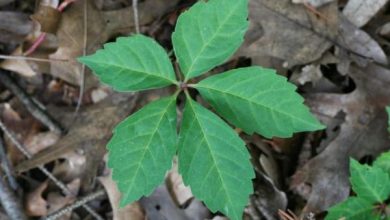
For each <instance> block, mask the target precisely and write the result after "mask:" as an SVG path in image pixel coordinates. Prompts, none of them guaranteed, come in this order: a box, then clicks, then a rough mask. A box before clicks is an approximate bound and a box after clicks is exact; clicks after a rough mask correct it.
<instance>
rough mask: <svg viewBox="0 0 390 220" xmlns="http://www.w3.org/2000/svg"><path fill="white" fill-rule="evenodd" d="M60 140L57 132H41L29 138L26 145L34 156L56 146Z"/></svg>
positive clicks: (25, 142)
mask: <svg viewBox="0 0 390 220" xmlns="http://www.w3.org/2000/svg"><path fill="white" fill-rule="evenodd" d="M59 139H60V136H59V135H58V134H56V133H55V132H50V131H48V132H41V133H38V134H35V135H32V136H29V137H27V139H26V140H25V141H24V145H25V147H26V148H27V149H28V150H29V152H30V153H31V154H33V155H34V154H36V153H38V152H40V151H42V150H44V149H46V148H48V147H50V146H51V145H53V144H55V143H56V142H57V141H58V140H59Z"/></svg>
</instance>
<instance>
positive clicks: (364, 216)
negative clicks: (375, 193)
mask: <svg viewBox="0 0 390 220" xmlns="http://www.w3.org/2000/svg"><path fill="white" fill-rule="evenodd" d="M380 219H381V218H380V215H378V214H375V212H374V206H373V204H372V203H370V202H368V201H366V200H364V199H361V198H356V197H351V198H349V199H347V200H346V201H344V202H342V203H340V204H337V205H336V206H333V207H332V208H330V209H329V211H328V215H327V216H326V218H325V220H380Z"/></svg>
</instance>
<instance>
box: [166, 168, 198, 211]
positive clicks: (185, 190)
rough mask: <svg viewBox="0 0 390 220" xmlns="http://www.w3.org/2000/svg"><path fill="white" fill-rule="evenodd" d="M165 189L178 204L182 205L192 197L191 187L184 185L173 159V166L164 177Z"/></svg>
mask: <svg viewBox="0 0 390 220" xmlns="http://www.w3.org/2000/svg"><path fill="white" fill-rule="evenodd" d="M165 182H166V184H167V189H168V191H169V192H170V194H171V196H172V198H173V200H174V201H175V203H176V204H177V205H178V206H183V205H184V204H185V203H186V202H187V201H188V200H190V199H191V198H193V197H194V195H193V194H192V192H191V189H190V188H189V187H187V186H185V185H184V182H183V178H182V177H181V175H180V174H179V172H178V165H177V162H176V161H175V162H174V164H173V168H172V169H171V171H169V173H168V175H167V177H166V181H165Z"/></svg>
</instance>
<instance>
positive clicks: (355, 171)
mask: <svg viewBox="0 0 390 220" xmlns="http://www.w3.org/2000/svg"><path fill="white" fill-rule="evenodd" d="M350 172H351V178H350V180H351V184H352V189H353V191H354V192H355V193H356V194H357V196H358V197H359V198H361V199H364V200H367V201H369V202H372V203H374V202H383V201H384V200H386V199H387V198H388V197H389V195H390V187H389V186H390V177H389V175H388V174H387V173H385V172H384V171H383V170H382V169H380V168H378V167H370V166H367V165H363V164H360V163H359V162H358V161H356V160H353V159H351V162H350Z"/></svg>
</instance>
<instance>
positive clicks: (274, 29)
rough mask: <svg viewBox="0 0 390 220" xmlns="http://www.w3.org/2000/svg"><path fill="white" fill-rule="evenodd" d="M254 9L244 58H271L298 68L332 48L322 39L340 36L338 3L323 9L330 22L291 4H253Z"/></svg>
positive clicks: (284, 0) (265, 0) (260, 0)
mask: <svg viewBox="0 0 390 220" xmlns="http://www.w3.org/2000/svg"><path fill="white" fill-rule="evenodd" d="M250 9H251V10H250V15H249V17H250V22H251V28H250V30H249V32H248V33H247V42H248V43H249V44H248V46H244V47H243V48H241V49H242V50H241V52H242V54H243V55H247V56H250V57H252V56H264V55H266V56H271V57H275V58H279V59H282V60H285V61H286V62H287V63H288V66H295V65H298V64H304V63H309V62H311V61H313V60H317V59H319V58H320V57H321V56H322V53H323V52H324V51H326V50H327V49H328V48H329V47H330V46H331V43H330V42H328V41H327V40H326V39H325V38H324V37H322V36H326V37H328V38H334V37H335V36H336V35H337V30H338V8H337V3H331V4H329V5H326V6H324V7H323V8H321V9H319V11H320V12H321V13H322V14H324V16H325V17H326V18H327V19H324V18H318V17H317V16H316V14H314V13H312V12H311V11H309V10H308V9H307V8H305V7H304V6H302V5H296V4H293V3H292V2H291V0H280V1H274V0H251V1H250ZM259 30H262V31H263V32H264V34H262V33H259ZM313 48H315V49H313Z"/></svg>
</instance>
